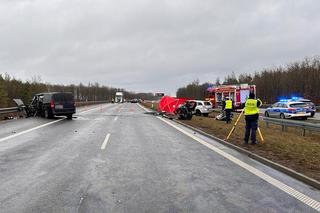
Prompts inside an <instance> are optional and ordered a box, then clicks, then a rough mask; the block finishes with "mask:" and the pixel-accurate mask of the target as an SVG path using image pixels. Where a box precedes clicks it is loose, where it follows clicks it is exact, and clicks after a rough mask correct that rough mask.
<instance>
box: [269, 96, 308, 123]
mask: <svg viewBox="0 0 320 213" xmlns="http://www.w3.org/2000/svg"><path fill="white" fill-rule="evenodd" d="M264 115H265V116H266V117H275V118H282V119H285V118H301V119H307V118H308V117H311V113H310V110H309V108H308V105H307V104H306V103H304V102H301V101H292V100H281V101H279V102H277V103H275V104H273V105H272V106H271V107H269V108H267V109H266V111H265V113H264Z"/></svg>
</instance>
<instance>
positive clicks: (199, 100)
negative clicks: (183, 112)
mask: <svg viewBox="0 0 320 213" xmlns="http://www.w3.org/2000/svg"><path fill="white" fill-rule="evenodd" d="M187 101H195V102H210V101H206V100H204V101H203V100H187Z"/></svg>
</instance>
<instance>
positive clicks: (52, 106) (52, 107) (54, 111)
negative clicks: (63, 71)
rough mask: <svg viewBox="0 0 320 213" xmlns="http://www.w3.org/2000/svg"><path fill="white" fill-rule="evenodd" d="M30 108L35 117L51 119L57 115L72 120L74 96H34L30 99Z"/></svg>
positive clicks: (54, 94)
mask: <svg viewBox="0 0 320 213" xmlns="http://www.w3.org/2000/svg"><path fill="white" fill-rule="evenodd" d="M31 107H32V108H33V109H34V110H35V114H36V115H38V116H42V117H45V118H53V117H54V116H56V115H57V116H67V118H68V119H72V115H73V114H74V113H76V106H75V101H74V96H73V94H72V93H67V92H50V93H39V94H36V95H35V96H34V97H33V99H32V102H31Z"/></svg>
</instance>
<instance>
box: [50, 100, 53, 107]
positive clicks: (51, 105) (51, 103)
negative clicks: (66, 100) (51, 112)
mask: <svg viewBox="0 0 320 213" xmlns="http://www.w3.org/2000/svg"><path fill="white" fill-rule="evenodd" d="M50 107H51V108H54V101H53V100H51V101H50Z"/></svg>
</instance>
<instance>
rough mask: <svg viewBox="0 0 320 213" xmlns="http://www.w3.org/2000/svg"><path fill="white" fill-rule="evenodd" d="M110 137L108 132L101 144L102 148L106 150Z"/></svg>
mask: <svg viewBox="0 0 320 213" xmlns="http://www.w3.org/2000/svg"><path fill="white" fill-rule="evenodd" d="M109 138H110V133H108V134H107V136H106V138H105V139H104V141H103V143H102V145H101V150H104V149H105V148H106V146H107V144H108V141H109Z"/></svg>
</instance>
